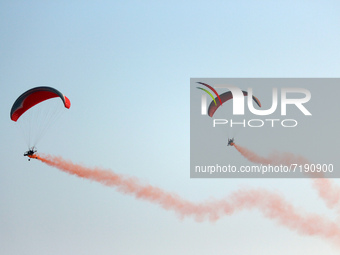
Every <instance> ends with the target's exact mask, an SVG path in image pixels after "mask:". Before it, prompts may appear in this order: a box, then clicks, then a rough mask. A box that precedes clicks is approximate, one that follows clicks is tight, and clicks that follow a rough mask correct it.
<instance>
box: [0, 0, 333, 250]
mask: <svg viewBox="0 0 340 255" xmlns="http://www.w3.org/2000/svg"><path fill="white" fill-rule="evenodd" d="M339 12H340V4H339V2H338V1H237V2H236V1H213V2H211V1H184V2H183V1H172V2H163V1H158V2H157V1H96V2H94V1H57V2H56V1H54V2H52V1H29V2H24V1H4V0H3V1H0V84H1V89H2V93H1V94H0V102H1V105H2V107H0V126H1V134H2V135H1V136H0V144H1V145H2V150H1V151H2V153H1V154H0V162H1V169H0V247H1V250H2V253H3V254H34V255H40V254H195V255H198V254H250V253H251V254H267V253H268V254H301V253H303V254H321V253H322V254H336V252H338V250H336V249H335V248H334V247H333V246H331V245H330V243H329V242H327V241H325V240H322V239H320V238H312V237H301V236H299V235H298V234H296V233H295V232H292V231H290V230H287V229H286V228H283V227H281V226H278V225H277V224H276V223H275V222H274V221H270V220H268V219H265V218H264V217H263V216H262V214H261V213H259V212H257V211H252V212H242V213H240V214H236V215H233V216H231V217H225V218H223V219H221V220H220V221H218V222H216V223H214V224H211V223H206V222H205V223H196V222H195V221H194V220H193V219H185V220H180V219H179V218H178V217H177V216H176V215H175V214H174V213H173V212H168V211H165V210H163V209H161V208H159V207H158V206H157V205H154V204H150V203H148V202H144V201H139V200H136V199H134V198H132V197H129V196H126V195H122V194H120V193H118V192H116V191H115V189H112V188H107V187H104V186H101V185H100V184H97V183H93V182H90V181H88V180H82V179H79V178H76V177H73V176H69V175H67V174H65V173H61V172H59V171H58V170H56V169H53V168H50V167H48V166H46V165H43V164H42V163H40V162H37V161H34V162H33V161H32V162H27V159H26V158H24V157H22V153H23V152H24V151H25V150H26V145H25V143H24V141H23V139H22V138H21V136H20V134H19V130H18V129H16V128H15V123H13V122H12V121H10V118H9V111H10V108H11V105H12V103H13V102H14V100H15V99H16V98H17V97H18V96H19V95H20V94H21V93H22V92H24V91H25V90H27V89H29V88H32V87H35V86H41V85H46V86H52V87H55V88H57V89H58V90H60V91H62V92H63V93H64V94H65V95H67V96H68V97H69V98H70V100H71V102H72V106H71V109H70V110H69V111H68V112H67V113H65V114H64V115H63V116H62V117H61V118H60V119H59V121H58V122H57V123H56V124H55V125H54V126H53V127H52V128H51V129H50V130H49V132H48V134H47V135H46V136H45V137H44V139H43V140H42V141H41V142H40V143H39V144H38V149H39V151H41V152H45V153H50V154H57V155H62V156H63V157H65V158H67V159H71V160H73V161H74V162H79V163H83V164H85V165H88V166H101V167H104V168H109V169H112V170H114V171H116V172H118V173H123V174H127V175H131V176H136V177H138V178H140V179H142V180H143V181H146V182H150V183H151V184H153V185H156V186H159V187H161V188H163V189H165V190H169V191H173V192H176V193H178V194H180V195H181V196H183V197H185V198H187V199H190V200H194V201H202V200H207V199H209V198H212V197H215V198H222V197H224V196H227V195H228V194H229V193H230V192H232V191H234V190H236V189H238V188H239V187H244V186H247V187H263V188H267V189H269V190H276V191H279V192H280V193H282V195H284V196H285V197H286V198H287V199H288V200H289V201H291V202H292V203H293V204H294V205H296V206H298V207H301V208H302V209H303V210H305V211H308V212H316V213H321V214H325V215H327V216H328V217H329V218H331V219H335V218H336V217H335V215H334V214H333V213H332V212H330V211H328V210H327V209H326V207H325V205H324V204H323V203H322V201H320V199H319V198H318V197H317V195H316V193H315V191H314V190H312V188H311V183H310V181H309V180H241V179H232V180H226V179H218V180H210V179H207V180H205V179H202V180H192V179H190V178H189V163H190V161H189V149H190V148H189V114H190V113H189V101H190V100H189V83H190V78H191V77H339V66H340V51H339V41H340V33H339V30H340V27H339V24H340V17H339ZM273 147H274V146H273ZM266 149H268V148H266ZM273 149H274V148H273ZM259 153H261V151H260V152H259Z"/></svg>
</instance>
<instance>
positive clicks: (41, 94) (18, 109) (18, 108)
mask: <svg viewBox="0 0 340 255" xmlns="http://www.w3.org/2000/svg"><path fill="white" fill-rule="evenodd" d="M55 97H60V99H61V100H62V102H63V104H64V106H65V108H67V109H69V108H70V106H71V102H70V100H69V99H68V98H67V97H66V96H64V95H63V94H62V93H61V92H60V91H58V90H56V89H54V88H51V87H36V88H32V89H30V90H28V91H26V92H24V93H23V94H22V95H21V96H19V97H18V99H17V100H16V101H15V102H14V104H13V106H12V109H11V113H10V117H11V120H13V121H17V120H18V119H19V118H20V116H21V115H22V114H24V113H25V112H26V111H27V110H29V109H30V108H32V107H33V106H35V105H36V104H39V103H41V102H43V101H45V100H48V99H51V98H55Z"/></svg>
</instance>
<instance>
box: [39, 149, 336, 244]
mask: <svg viewBox="0 0 340 255" xmlns="http://www.w3.org/2000/svg"><path fill="white" fill-rule="evenodd" d="M34 158H37V159H38V160H40V161H42V162H44V163H45V164H47V165H50V166H52V167H55V168H57V169H59V170H61V171H63V172H66V173H68V174H71V175H75V176H78V177H81V178H86V179H89V180H92V181H97V182H99V183H101V184H103V185H106V186H111V187H115V188H116V189H117V190H118V191H119V192H121V193H124V194H128V195H132V196H134V197H136V198H138V199H142V200H146V201H149V202H151V203H154V204H157V205H159V206H161V207H162V208H164V209H166V210H171V211H174V212H176V213H177V214H179V216H180V217H182V218H184V217H193V218H194V219H195V220H196V221H203V220H210V221H216V220H218V219H220V218H221V217H223V216H226V215H231V214H233V213H236V212H238V211H241V210H252V209H257V210H259V211H261V212H262V213H263V215H264V216H265V217H267V218H269V219H273V220H275V221H276V222H277V223H278V224H280V225H282V226H285V227H287V228H289V229H291V230H294V231H296V232H298V233H300V234H302V235H308V236H319V237H322V238H325V239H327V240H330V241H333V242H335V243H336V244H339V243H340V227H339V226H338V225H337V224H336V223H335V222H332V221H330V220H328V219H326V218H324V217H322V216H320V215H317V214H310V213H309V214H308V213H304V212H301V211H299V210H298V209H297V208H295V207H294V206H293V205H291V204H290V203H288V202H287V201H286V200H285V199H284V198H283V197H282V196H281V195H279V194H274V193H272V192H268V191H266V190H263V189H242V190H238V191H235V192H233V193H231V194H230V195H229V196H227V197H226V198H225V199H221V200H212V201H205V202H201V203H194V202H191V201H188V200H186V199H183V198H181V197H180V196H179V195H177V194H175V193H171V192H166V191H164V190H162V189H161V188H158V187H155V186H152V185H150V184H145V183H142V182H141V181H139V180H138V179H136V178H132V177H127V176H124V175H120V174H117V173H115V172H112V171H110V170H105V169H100V168H89V167H85V166H82V165H79V164H74V163H72V162H71V161H67V160H64V159H62V158H61V157H55V156H49V155H47V156H42V155H34Z"/></svg>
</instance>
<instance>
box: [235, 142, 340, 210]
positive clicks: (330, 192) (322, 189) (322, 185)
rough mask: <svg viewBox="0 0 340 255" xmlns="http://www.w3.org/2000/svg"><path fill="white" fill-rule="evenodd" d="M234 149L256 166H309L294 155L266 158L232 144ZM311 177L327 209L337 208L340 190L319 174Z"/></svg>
mask: <svg viewBox="0 0 340 255" xmlns="http://www.w3.org/2000/svg"><path fill="white" fill-rule="evenodd" d="M234 147H235V148H236V149H237V150H238V151H239V152H240V153H241V154H242V156H244V157H245V158H246V159H248V160H249V161H251V162H253V163H257V164H272V165H286V166H289V165H291V164H298V165H304V164H310V162H309V161H308V160H307V159H306V158H304V157H302V156H299V155H295V154H293V153H289V152H283V153H280V152H275V153H272V154H271V155H269V156H268V157H266V158H265V157H262V156H259V155H257V154H256V153H255V152H253V151H251V150H249V149H247V148H244V147H242V146H240V145H236V144H234ZM309 177H313V186H314V188H315V189H316V190H317V192H318V194H319V196H320V197H321V198H322V199H323V200H324V201H325V203H326V204H327V206H328V207H329V208H335V207H339V204H340V188H339V187H338V186H337V185H336V184H335V183H334V182H333V181H331V180H330V179H327V178H323V176H322V175H321V174H318V175H317V177H318V178H316V177H315V176H309Z"/></svg>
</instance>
